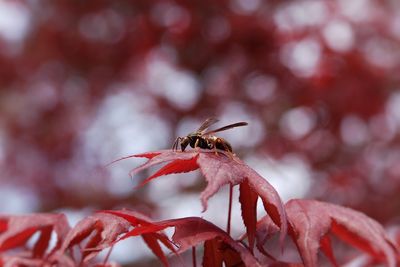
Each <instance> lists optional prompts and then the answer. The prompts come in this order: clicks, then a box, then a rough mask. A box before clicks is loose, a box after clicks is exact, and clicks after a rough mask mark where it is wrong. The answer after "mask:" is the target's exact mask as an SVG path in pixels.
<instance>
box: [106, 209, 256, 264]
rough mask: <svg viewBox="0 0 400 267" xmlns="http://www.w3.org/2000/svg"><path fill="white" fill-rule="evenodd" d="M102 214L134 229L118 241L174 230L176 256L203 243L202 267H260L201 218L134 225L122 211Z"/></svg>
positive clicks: (132, 217)
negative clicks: (114, 216) (170, 228)
mask: <svg viewBox="0 0 400 267" xmlns="http://www.w3.org/2000/svg"><path fill="white" fill-rule="evenodd" d="M104 212H107V213H110V214H113V215H116V216H120V217H122V218H124V219H126V220H127V221H129V222H132V226H135V228H134V229H133V230H131V231H129V232H128V233H126V234H125V235H124V236H122V237H121V240H122V239H125V238H128V237H132V236H139V235H142V236H143V235H149V234H157V233H158V232H159V231H161V230H164V229H166V228H168V227H173V228H175V232H174V234H173V236H172V239H171V240H170V242H171V243H173V244H176V245H177V246H178V247H179V250H178V252H179V253H181V252H183V251H186V250H187V249H189V248H192V247H196V246H197V245H199V244H201V243H204V246H205V248H204V256H203V266H222V262H225V264H226V266H242V265H243V264H245V266H254V267H257V266H261V265H260V264H259V262H258V261H257V260H256V258H255V257H254V256H253V255H252V254H251V253H250V251H249V250H248V249H247V248H246V247H245V246H243V245H242V244H241V243H240V242H238V241H235V240H233V239H232V238H231V237H230V236H229V235H228V234H227V233H226V232H225V231H224V230H222V229H220V228H219V227H217V226H215V225H214V224H212V223H211V222H208V221H206V220H204V219H201V218H198V217H187V218H180V219H172V220H165V221H159V222H152V223H147V224H143V225H139V226H138V225H137V224H136V225H135V222H136V221H137V218H136V217H135V216H133V215H131V214H128V213H126V212H125V211H123V212H119V211H104ZM164 265H165V264H164Z"/></svg>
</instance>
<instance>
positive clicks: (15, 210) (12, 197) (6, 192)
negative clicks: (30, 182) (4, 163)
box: [0, 185, 39, 214]
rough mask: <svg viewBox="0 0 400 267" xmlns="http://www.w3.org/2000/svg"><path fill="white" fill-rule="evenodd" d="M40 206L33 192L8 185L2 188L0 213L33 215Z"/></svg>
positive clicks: (0, 189)
mask: <svg viewBox="0 0 400 267" xmlns="http://www.w3.org/2000/svg"><path fill="white" fill-rule="evenodd" d="M38 204H39V202H38V199H37V198H36V196H35V195H34V194H33V193H32V192H29V191H27V190H23V189H20V188H16V187H12V186H7V185H3V186H2V187H1V188H0V213H12V214H23V213H32V212H35V211H36V210H37V208H38V206H39V205H38Z"/></svg>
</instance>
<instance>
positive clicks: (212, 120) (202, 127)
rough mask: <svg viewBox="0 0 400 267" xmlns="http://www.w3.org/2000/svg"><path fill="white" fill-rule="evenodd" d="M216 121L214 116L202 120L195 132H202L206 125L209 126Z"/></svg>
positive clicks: (206, 127)
mask: <svg viewBox="0 0 400 267" xmlns="http://www.w3.org/2000/svg"><path fill="white" fill-rule="evenodd" d="M217 121H218V119H216V118H214V117H212V118H208V119H206V120H205V121H204V122H203V124H201V125H200V127H199V129H197V131H196V132H198V133H203V132H204V131H205V130H207V129H208V127H210V126H211V125H212V124H214V123H216V122H217Z"/></svg>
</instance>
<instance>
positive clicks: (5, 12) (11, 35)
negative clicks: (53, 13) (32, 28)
mask: <svg viewBox="0 0 400 267" xmlns="http://www.w3.org/2000/svg"><path fill="white" fill-rule="evenodd" d="M30 15H31V14H30V13H29V10H28V9H27V8H26V7H25V6H24V5H22V4H19V3H18V2H13V1H0V35H1V36H2V37H3V38H5V39H6V40H8V41H10V42H20V41H22V40H23V39H24V38H25V36H26V34H27V33H28V30H29V22H30Z"/></svg>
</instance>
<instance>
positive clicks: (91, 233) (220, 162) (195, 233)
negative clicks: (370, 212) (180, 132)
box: [0, 150, 400, 267]
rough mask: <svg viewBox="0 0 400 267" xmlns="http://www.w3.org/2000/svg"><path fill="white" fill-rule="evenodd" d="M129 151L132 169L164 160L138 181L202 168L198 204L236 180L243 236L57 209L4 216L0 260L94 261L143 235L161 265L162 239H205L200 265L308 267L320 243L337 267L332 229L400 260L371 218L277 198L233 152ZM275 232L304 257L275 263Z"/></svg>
mask: <svg viewBox="0 0 400 267" xmlns="http://www.w3.org/2000/svg"><path fill="white" fill-rule="evenodd" d="M131 157H144V158H147V159H148V161H147V162H146V163H144V164H143V165H141V166H139V167H137V168H135V169H134V170H133V171H132V172H131V175H134V174H136V173H138V172H140V171H142V170H144V169H147V168H149V167H151V166H154V165H158V164H162V163H165V165H164V166H163V167H161V168H160V169H159V170H158V171H157V172H156V173H155V174H153V175H152V176H150V177H149V178H147V179H145V180H144V181H143V182H142V185H144V184H146V183H148V182H149V181H151V180H153V179H155V178H157V177H160V176H162V175H168V174H172V173H184V172H189V171H193V170H196V169H200V170H201V172H202V173H203V175H204V177H205V179H206V181H207V183H208V184H207V187H206V188H205V189H204V191H203V192H202V193H201V196H200V198H201V202H202V204H203V208H204V210H206V209H207V201H208V199H209V198H210V197H211V196H213V195H214V194H216V192H217V191H218V190H219V189H220V188H221V187H222V186H223V185H226V184H229V185H231V186H234V185H238V186H239V191H240V196H239V202H240V204H241V209H242V218H243V222H244V225H245V228H246V235H245V236H246V237H247V242H245V241H244V239H239V240H236V239H233V238H232V237H231V236H230V235H229V233H227V232H226V231H225V230H223V229H220V228H219V227H217V226H215V225H214V224H212V223H211V222H209V221H206V220H204V219H201V218H197V217H188V218H178V219H171V220H165V221H158V222H155V221H152V220H150V219H149V218H148V217H146V216H144V215H142V214H139V213H137V212H132V211H125V210H122V211H103V212H99V213H97V214H94V215H92V216H89V217H87V218H85V219H83V220H82V221H80V222H79V223H78V224H77V225H76V226H75V227H74V228H70V227H69V225H68V223H67V221H66V219H65V216H64V215H60V214H36V215H30V216H2V217H0V262H1V263H2V264H1V265H0V266H43V265H45V264H58V265H62V266H78V265H79V266H86V265H92V264H93V263H94V261H95V256H96V255H97V254H98V253H99V252H100V251H102V250H104V249H105V248H108V247H112V246H113V245H115V244H116V243H118V242H119V241H121V240H123V239H126V238H128V237H134V236H141V237H142V238H143V240H144V241H145V243H146V244H147V246H148V247H149V248H150V249H151V250H152V252H153V253H154V254H155V255H156V256H157V257H158V258H159V260H160V261H161V262H162V263H163V265H165V266H168V260H167V257H166V256H165V254H164V252H163V250H162V247H161V245H163V246H164V247H165V248H166V249H168V250H170V251H171V252H172V253H174V254H176V255H179V253H181V252H183V251H186V250H188V249H190V248H194V247H196V246H198V245H203V246H204V250H203V260H202V263H203V266H213V267H214V266H223V264H225V266H241V265H245V266H310V267H313V266H318V251H319V250H321V251H322V252H323V253H324V254H325V255H326V256H327V258H328V259H329V260H330V262H331V263H332V265H333V266H339V264H338V263H337V260H336V259H335V256H334V252H333V249H332V245H331V241H330V236H331V235H335V236H337V237H338V238H339V239H341V240H343V241H345V242H346V243H348V244H349V245H351V246H353V247H355V248H358V249H360V250H362V251H363V252H365V253H366V254H367V255H368V256H369V258H370V263H371V264H372V263H376V262H378V263H385V264H386V265H387V266H390V267H394V266H396V265H397V264H398V263H400V253H399V249H398V245H397V244H395V242H392V241H391V240H390V239H389V238H388V236H387V234H386V233H385V230H384V229H383V227H382V226H381V225H380V224H379V223H377V222H376V221H374V220H373V219H371V218H369V217H367V216H366V215H364V214H362V213H360V212H357V211H354V210H351V209H348V208H345V207H341V206H337V205H333V204H329V203H324V202H319V201H314V200H299V199H296V200H291V201H289V202H288V203H286V204H283V203H282V201H281V199H280V197H279V195H278V193H277V192H276V191H275V189H274V188H273V187H272V186H271V185H270V184H269V183H268V182H267V181H266V180H265V179H264V178H263V177H261V176H260V175H259V174H258V173H257V172H255V171H254V170H253V169H251V168H249V167H248V166H247V165H246V164H244V163H243V162H242V161H241V160H240V159H238V158H237V157H235V156H233V155H225V154H224V153H219V154H215V153H214V152H209V151H202V152H200V153H199V152H196V151H190V152H184V153H182V152H175V151H170V150H165V151H158V152H151V153H145V154H139V155H134V156H131ZM259 198H260V199H261V201H262V203H263V206H264V209H265V212H266V214H265V216H264V217H262V218H261V219H259V218H257V212H256V207H257V201H258V199H259ZM170 227H172V228H174V230H175V232H174V234H173V236H172V237H171V238H170V237H168V236H167V235H166V234H165V233H164V232H163V230H164V229H166V228H170ZM277 232H279V233H280V243H281V245H283V243H284V241H285V240H284V239H285V236H286V235H287V234H289V236H290V237H291V238H292V240H293V242H294V243H295V245H296V247H297V250H298V252H299V255H300V257H301V260H302V263H288V262H280V261H278V260H276V259H275V258H274V257H272V256H270V255H269V253H268V252H267V251H266V249H265V244H266V243H267V242H269V241H270V240H271V239H270V237H271V236H272V235H274V234H275V233H277ZM52 233H54V234H55V235H56V236H57V239H56V240H57V241H56V243H55V244H54V245H52V246H51V245H50V243H51V242H50V238H51V235H52ZM34 234H38V237H37V238H36V239H35V241H34V242H33V244H29V242H28V240H30V239H31V237H32V236H33V235H34ZM271 241H272V240H271ZM31 243H32V242H31ZM255 247H256V248H257V250H258V252H259V253H258V252H256V251H255ZM107 260H108V256H107V257H106V258H105V259H104V260H103V263H101V264H98V265H97V266H108V265H109V264H108V263H107Z"/></svg>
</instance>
